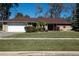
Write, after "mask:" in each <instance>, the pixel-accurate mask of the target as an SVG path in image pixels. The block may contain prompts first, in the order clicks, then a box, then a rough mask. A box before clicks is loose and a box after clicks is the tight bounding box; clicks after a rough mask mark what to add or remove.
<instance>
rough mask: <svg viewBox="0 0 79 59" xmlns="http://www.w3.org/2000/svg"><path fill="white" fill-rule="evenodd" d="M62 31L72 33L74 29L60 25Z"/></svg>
mask: <svg viewBox="0 0 79 59" xmlns="http://www.w3.org/2000/svg"><path fill="white" fill-rule="evenodd" d="M58 27H59V30H60V31H71V29H72V27H71V26H69V25H58Z"/></svg>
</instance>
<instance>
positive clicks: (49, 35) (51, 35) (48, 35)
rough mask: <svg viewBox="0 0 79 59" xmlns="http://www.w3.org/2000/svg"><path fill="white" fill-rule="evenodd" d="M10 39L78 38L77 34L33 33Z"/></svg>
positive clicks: (78, 33)
mask: <svg viewBox="0 0 79 59" xmlns="http://www.w3.org/2000/svg"><path fill="white" fill-rule="evenodd" d="M8 37H12V38H79V32H40V33H38V32H34V33H19V34H16V35H12V36H8Z"/></svg>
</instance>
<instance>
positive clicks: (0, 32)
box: [0, 31, 16, 38]
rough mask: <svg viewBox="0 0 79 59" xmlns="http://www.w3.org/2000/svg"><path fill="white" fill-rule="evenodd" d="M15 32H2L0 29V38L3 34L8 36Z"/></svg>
mask: <svg viewBox="0 0 79 59" xmlns="http://www.w3.org/2000/svg"><path fill="white" fill-rule="evenodd" d="M14 34H16V33H15V32H3V31H0V38H2V37H5V36H10V35H14Z"/></svg>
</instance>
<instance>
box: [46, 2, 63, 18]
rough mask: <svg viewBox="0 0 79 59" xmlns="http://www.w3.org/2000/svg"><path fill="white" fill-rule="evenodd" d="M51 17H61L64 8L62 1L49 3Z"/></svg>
mask: <svg viewBox="0 0 79 59" xmlns="http://www.w3.org/2000/svg"><path fill="white" fill-rule="evenodd" d="M48 5H49V13H50V18H59V17H60V13H61V11H62V8H63V4H61V3H49V4H48Z"/></svg>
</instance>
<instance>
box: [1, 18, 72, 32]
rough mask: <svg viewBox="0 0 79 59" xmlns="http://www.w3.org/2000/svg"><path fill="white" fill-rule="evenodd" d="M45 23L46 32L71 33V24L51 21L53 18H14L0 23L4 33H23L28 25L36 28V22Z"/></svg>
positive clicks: (63, 21) (55, 20)
mask: <svg viewBox="0 0 79 59" xmlns="http://www.w3.org/2000/svg"><path fill="white" fill-rule="evenodd" d="M39 21H41V22H46V23H47V25H46V26H45V27H46V29H48V31H71V29H72V27H71V22H68V21H67V20H65V19H56V18H55V19H53V18H30V19H28V18H16V19H10V20H7V21H0V23H3V25H2V30H3V31H5V32H25V30H24V27H25V26H26V25H28V23H32V26H34V27H36V26H37V25H36V22H39Z"/></svg>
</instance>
